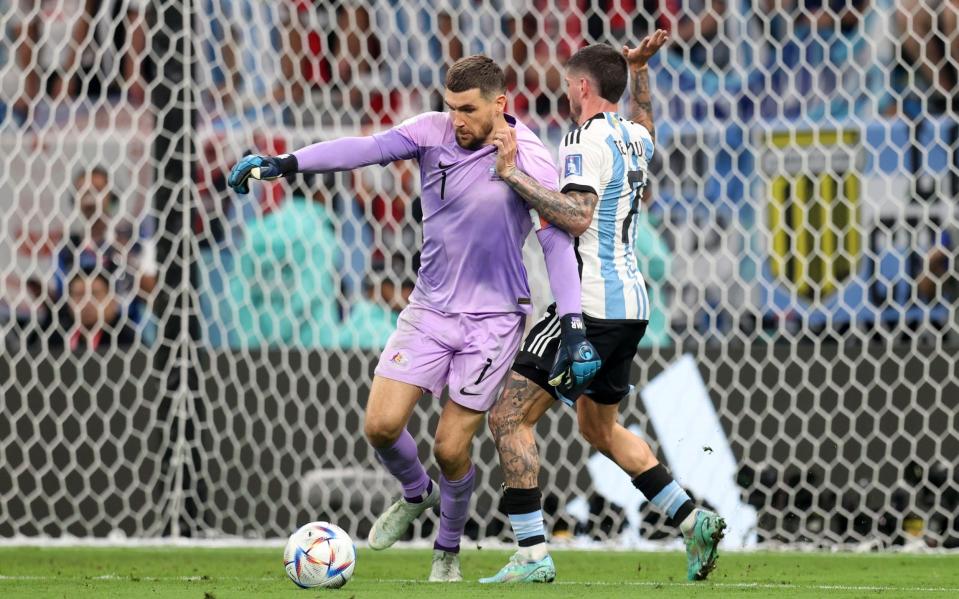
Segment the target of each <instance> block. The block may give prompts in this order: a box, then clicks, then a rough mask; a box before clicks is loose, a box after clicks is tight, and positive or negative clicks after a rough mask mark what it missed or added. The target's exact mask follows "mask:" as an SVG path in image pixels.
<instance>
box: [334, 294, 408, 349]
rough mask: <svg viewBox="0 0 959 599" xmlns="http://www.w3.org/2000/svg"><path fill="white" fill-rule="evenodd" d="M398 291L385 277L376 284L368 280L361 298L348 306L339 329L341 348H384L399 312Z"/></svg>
mask: <svg viewBox="0 0 959 599" xmlns="http://www.w3.org/2000/svg"><path fill="white" fill-rule="evenodd" d="M398 296H399V293H398V290H397V289H396V285H395V283H394V282H393V281H392V280H391V279H388V278H384V279H382V280H380V281H379V282H377V281H374V280H367V282H366V284H365V285H364V290H363V297H362V298H361V299H359V300H358V301H354V302H352V303H351V306H350V309H349V312H348V314H347V315H346V318H344V320H343V324H342V325H341V327H340V347H342V348H344V349H382V348H383V347H385V346H386V341H387V340H388V339H389V337H390V335H391V334H392V333H393V330H394V329H395V328H396V322H397V319H398V318H399V311H398V310H396V309H394V305H395V304H397V303H398Z"/></svg>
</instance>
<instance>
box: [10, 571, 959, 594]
mask: <svg viewBox="0 0 959 599" xmlns="http://www.w3.org/2000/svg"><path fill="white" fill-rule="evenodd" d="M4 580H10V581H18V580H19V581H29V580H43V581H55V580H98V581H104V582H108V581H127V582H129V581H132V580H140V581H144V582H165V581H168V582H199V581H206V582H216V583H221V584H222V583H224V582H230V581H238V582H239V581H261V582H269V581H276V580H283V577H282V576H264V577H259V578H241V577H228V578H218V577H206V576H136V577H134V576H119V575H116V574H104V575H102V576H93V577H85V576H84V577H78V576H64V577H59V576H4V575H0V582H2V581H4ZM363 582H364V583H374V584H396V583H403V584H407V583H414V584H416V583H423V584H426V581H424V580H419V579H415V578H380V579H364V580H363ZM553 584H555V585H563V586H584V585H585V586H608V587H622V586H631V587H691V588H692V587H703V586H706V587H714V588H727V589H814V590H818V591H857V592H884V591H907V592H913V593H959V587H891V586H875V585H842V584H794V583H782V584H773V583H765V582H707V583H701V582H657V581H654V580H633V581H623V582H608V581H595V582H589V581H572V580H562V581H557V582H554V583H553Z"/></svg>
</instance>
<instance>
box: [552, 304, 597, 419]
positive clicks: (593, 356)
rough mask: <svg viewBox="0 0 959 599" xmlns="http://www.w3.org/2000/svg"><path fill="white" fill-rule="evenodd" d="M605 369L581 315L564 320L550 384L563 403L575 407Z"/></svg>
mask: <svg viewBox="0 0 959 599" xmlns="http://www.w3.org/2000/svg"><path fill="white" fill-rule="evenodd" d="M602 365H603V362H602V360H601V359H600V357H599V352H597V351H596V348H595V347H593V344H592V343H590V342H589V340H588V339H587V338H586V326H585V325H584V324H583V317H582V316H580V315H579V314H566V315H565V316H563V317H562V318H561V319H560V336H559V349H558V350H557V352H556V360H555V361H554V362H553V368H552V369H551V370H550V372H549V384H550V385H552V386H554V387H556V392H557V395H558V396H559V399H560V401H562V402H563V403H565V404H566V405H570V406H571V405H573V402H575V401H576V400H577V399H578V398H579V396H580V395H582V394H583V392H585V391H586V389H587V387H589V384H590V383H591V382H592V381H593V377H594V376H596V373H597V372H599V369H600V367H601V366H602Z"/></svg>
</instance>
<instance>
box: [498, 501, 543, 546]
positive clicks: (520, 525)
mask: <svg viewBox="0 0 959 599" xmlns="http://www.w3.org/2000/svg"><path fill="white" fill-rule="evenodd" d="M500 509H501V510H503V512H504V513H506V515H507V516H509V520H510V525H511V526H512V527H513V534H515V535H516V543H517V544H518V545H519V546H520V547H532V546H533V545H539V544H540V543H545V542H546V531H545V529H544V528H543V495H542V493H540V490H539V487H535V488H532V489H514V488H513V487H506V488H505V489H503V499H502V501H501V502H500Z"/></svg>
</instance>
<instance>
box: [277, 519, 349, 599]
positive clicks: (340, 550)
mask: <svg viewBox="0 0 959 599" xmlns="http://www.w3.org/2000/svg"><path fill="white" fill-rule="evenodd" d="M355 565H356V547H354V546H353V539H351V538H350V535H348V534H346V532H345V531H344V530H343V529H342V528H340V527H339V526H336V525H334V524H330V523H329V522H310V523H309V524H306V525H304V526H301V527H300V528H299V530H297V531H296V532H295V533H293V534H292V535H290V540H289V541H287V543H286V549H285V550H284V551H283V567H284V568H286V575H287V576H289V577H290V580H292V581H293V582H294V584H296V585H297V586H299V587H302V588H304V589H309V588H313V587H326V588H330V589H336V588H339V587H341V586H343V585H344V584H346V583H347V581H349V579H350V577H352V576H353V567H354V566H355Z"/></svg>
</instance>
